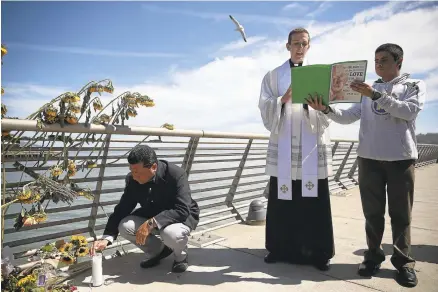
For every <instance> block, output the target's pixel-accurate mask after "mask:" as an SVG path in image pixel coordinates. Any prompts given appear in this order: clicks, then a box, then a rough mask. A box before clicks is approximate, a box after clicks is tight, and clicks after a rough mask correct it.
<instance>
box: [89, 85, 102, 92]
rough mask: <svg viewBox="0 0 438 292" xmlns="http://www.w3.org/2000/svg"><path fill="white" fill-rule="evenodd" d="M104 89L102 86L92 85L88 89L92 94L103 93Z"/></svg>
mask: <svg viewBox="0 0 438 292" xmlns="http://www.w3.org/2000/svg"><path fill="white" fill-rule="evenodd" d="M103 90H104V88H103V86H102V85H92V86H90V87H89V88H88V91H90V92H103Z"/></svg>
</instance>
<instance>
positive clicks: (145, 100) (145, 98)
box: [137, 95, 155, 107]
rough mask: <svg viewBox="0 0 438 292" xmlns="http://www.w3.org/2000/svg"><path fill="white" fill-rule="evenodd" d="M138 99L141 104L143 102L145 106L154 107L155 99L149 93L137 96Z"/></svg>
mask: <svg viewBox="0 0 438 292" xmlns="http://www.w3.org/2000/svg"><path fill="white" fill-rule="evenodd" d="M137 101H138V103H139V104H141V105H142V106H145V107H153V106H154V105H155V103H154V101H153V99H151V98H150V97H149V96H147V95H143V96H141V97H139V98H137Z"/></svg>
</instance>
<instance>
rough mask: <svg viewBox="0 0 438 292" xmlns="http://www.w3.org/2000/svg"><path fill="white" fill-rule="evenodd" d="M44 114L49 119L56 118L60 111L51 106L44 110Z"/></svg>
mask: <svg viewBox="0 0 438 292" xmlns="http://www.w3.org/2000/svg"><path fill="white" fill-rule="evenodd" d="M44 114H45V115H46V116H47V117H56V116H57V115H58V110H57V109H56V108H55V107H54V106H53V105H49V106H48V107H46V108H45V109H44Z"/></svg>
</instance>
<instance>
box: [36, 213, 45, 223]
mask: <svg viewBox="0 0 438 292" xmlns="http://www.w3.org/2000/svg"><path fill="white" fill-rule="evenodd" d="M34 217H35V220H36V222H37V223H42V222H45V221H46V220H47V214H46V213H38V214H35V215H34Z"/></svg>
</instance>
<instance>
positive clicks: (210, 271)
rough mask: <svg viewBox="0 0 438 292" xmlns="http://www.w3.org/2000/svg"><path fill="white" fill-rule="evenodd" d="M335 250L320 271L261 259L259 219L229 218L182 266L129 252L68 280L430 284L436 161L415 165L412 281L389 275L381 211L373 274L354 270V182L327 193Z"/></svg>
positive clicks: (361, 236)
mask: <svg viewBox="0 0 438 292" xmlns="http://www.w3.org/2000/svg"><path fill="white" fill-rule="evenodd" d="M331 199H332V212H333V224H334V231H335V239H336V255H335V257H334V258H333V260H332V267H331V269H330V271H328V272H321V271H318V270H316V269H315V268H313V267H311V266H295V265H288V264H271V265H268V264H265V263H264V262H263V257H264V255H265V254H266V251H265V250H264V226H247V225H240V224H238V225H234V226H230V227H226V228H223V229H220V230H216V231H214V232H213V233H214V234H216V235H219V236H222V237H225V238H226V240H224V241H221V242H219V243H216V244H213V245H210V246H207V247H205V248H190V251H189V252H190V254H189V261H190V267H189V270H188V271H187V272H186V273H184V274H181V275H178V274H172V273H170V266H171V264H172V257H169V258H167V259H165V260H163V261H162V263H161V265H159V266H158V267H155V268H154V269H151V270H142V269H141V268H140V267H139V263H140V261H141V260H142V256H141V254H138V253H131V254H128V255H126V256H123V257H119V258H115V259H112V260H109V261H106V262H105V263H104V274H105V275H106V277H107V278H108V280H107V282H106V284H105V285H103V286H101V287H98V288H92V289H91V288H89V284H86V282H87V281H88V280H89V278H90V277H89V276H90V275H91V271H88V272H85V273H84V274H82V275H79V276H78V277H77V278H76V279H75V280H74V283H75V284H76V285H78V288H79V291H90V289H91V291H96V292H97V291H99V292H100V291H102V292H103V291H105V292H112V291H117V292H121V291H123V292H125V291H148V292H155V291H157V292H160V291H166V292H172V291H178V292H181V291H190V292H191V291H220V290H223V291H228V292H230V291H239V292H240V291H249V292H255V291H262V290H267V291H276V292H281V291H326V292H328V291H333V292H335V291H336V292H341V291H349V292H350V291H405V290H406V291H407V290H410V291H427V292H430V291H438V165H437V164H434V165H430V166H426V167H423V168H419V169H417V173H416V193H415V203H414V211H413V223H412V226H413V228H412V245H413V247H412V249H413V250H412V252H413V255H414V257H415V258H416V260H417V265H416V267H415V269H416V271H417V276H418V278H419V284H418V286H417V287H415V288H410V289H409V288H403V287H401V286H399V285H398V284H397V282H396V281H395V279H394V278H395V270H394V268H393V267H392V265H391V262H390V260H389V257H390V255H391V253H392V248H391V226H390V220H389V217H388V216H387V221H386V229H385V234H384V239H383V247H384V250H385V251H386V253H387V255H389V256H388V257H387V260H386V261H385V262H384V264H383V265H382V269H381V271H380V273H379V274H377V275H376V276H375V277H373V278H370V279H368V278H362V277H360V276H358V275H357V273H356V271H357V267H358V264H359V263H360V262H361V260H362V255H363V251H364V248H365V247H366V241H365V231H364V218H363V213H362V210H361V204H360V198H359V193H358V189H357V188H356V189H353V190H350V191H349V192H347V196H332V197H331Z"/></svg>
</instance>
